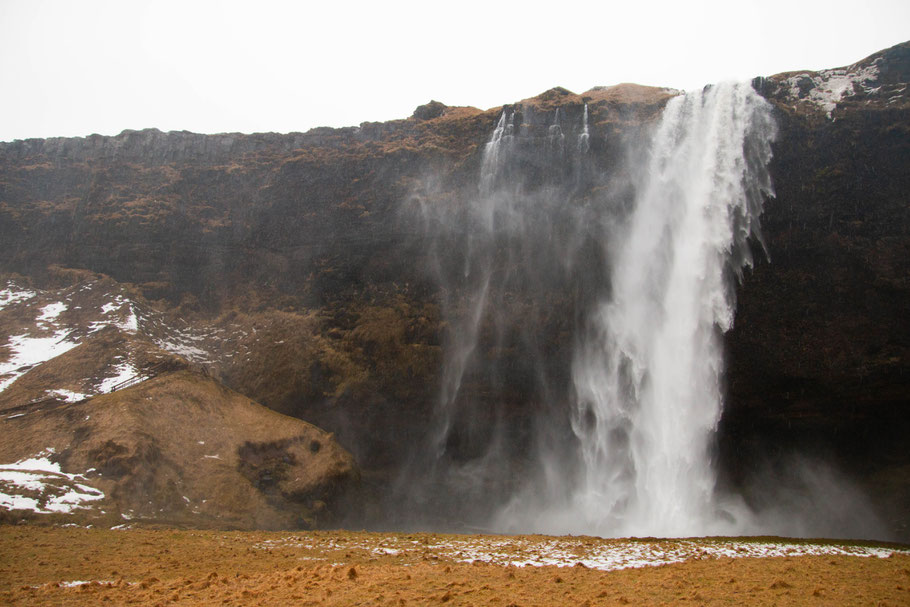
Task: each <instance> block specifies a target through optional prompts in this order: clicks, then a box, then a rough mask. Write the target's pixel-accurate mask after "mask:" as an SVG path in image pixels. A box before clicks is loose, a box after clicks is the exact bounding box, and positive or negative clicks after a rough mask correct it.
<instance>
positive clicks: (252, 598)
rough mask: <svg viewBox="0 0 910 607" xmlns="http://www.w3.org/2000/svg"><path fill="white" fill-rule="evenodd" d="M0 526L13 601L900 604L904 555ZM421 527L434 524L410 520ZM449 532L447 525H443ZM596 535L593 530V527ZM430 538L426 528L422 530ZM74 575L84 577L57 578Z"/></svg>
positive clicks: (906, 578) (0, 590) (1, 579)
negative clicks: (525, 549) (493, 552)
mask: <svg viewBox="0 0 910 607" xmlns="http://www.w3.org/2000/svg"><path fill="white" fill-rule="evenodd" d="M295 535H296V539H297V540H299V541H300V542H301V543H303V544H306V545H313V544H319V545H322V546H333V548H330V549H325V548H324V549H322V550H308V549H304V548H299V547H294V546H293V545H290V544H283V543H277V544H275V545H274V546H273V547H268V545H264V544H263V542H266V541H268V540H277V539H280V538H287V537H288V534H274V533H263V532H252V533H239V532H213V531H174V530H167V529H161V530H151V529H144V530H139V529H137V530H129V531H103V530H92V529H73V528H70V529H62V528H48V527H45V528H38V527H30V526H19V527H14V526H2V527H0V602H2V603H4V604H9V605H36V604H40V605H63V604H66V605H96V604H99V603H110V604H117V605H120V604H139V605H164V604H171V603H176V604H183V605H284V604H295V605H355V604H369V605H440V604H446V605H496V606H500V607H507V606H508V605H521V606H525V607H527V606H535V605H541V606H543V605H632V604H637V605H660V604H664V605H668V604H672V605H689V604H692V605H741V604H748V605H787V604H790V605H792V604H799V605H907V604H908V601H910V556H907V555H904V554H895V555H893V556H891V557H890V558H884V559H879V558H858V557H850V556H836V557H832V556H824V557H823V556H812V557H809V556H807V557H787V558H765V559H753V558H743V559H702V560H690V561H688V562H684V563H677V564H673V565H665V566H660V567H645V568H642V569H626V570H622V571H614V572H603V571H597V570H592V569H587V568H584V567H580V566H577V567H566V568H559V569H558V568H554V567H503V566H497V565H490V564H483V563H479V562H475V563H471V564H469V563H456V562H452V561H450V560H448V559H447V558H446V557H445V556H444V555H442V556H441V555H440V554H437V553H434V551H433V549H432V545H431V546H430V547H429V548H427V547H422V548H420V549H419V550H416V549H415V551H413V553H411V554H398V555H379V556H377V555H376V553H375V552H373V551H369V550H364V549H361V548H352V549H346V548H345V547H344V546H345V544H348V543H350V544H352V545H357V546H365V545H366V546H370V545H375V546H379V545H380V544H381V542H382V540H383V538H385V537H387V536H388V535H387V534H383V535H380V534H366V533H349V532H312V533H307V534H295ZM407 537H409V538H414V539H415V541H417V542H418V543H419V544H422V541H421V540H424V539H427V538H428V537H432V539H433V540H434V541H435V540H438V539H440V537H442V536H426V535H423V534H415V535H411V536H407ZM443 539H444V538H443ZM597 541H600V540H597ZM431 544H432V542H431ZM76 580H82V581H89V582H92V583H91V584H87V585H83V586H76V587H64V586H62V585H61V584H62V583H64V582H72V581H76Z"/></svg>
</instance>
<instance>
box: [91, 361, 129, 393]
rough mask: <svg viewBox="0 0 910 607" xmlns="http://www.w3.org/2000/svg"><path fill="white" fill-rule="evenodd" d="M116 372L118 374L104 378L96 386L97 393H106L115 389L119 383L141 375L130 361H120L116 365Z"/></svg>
mask: <svg viewBox="0 0 910 607" xmlns="http://www.w3.org/2000/svg"><path fill="white" fill-rule="evenodd" d="M114 373H116V375H114V376H112V377H106V378H104V379H103V380H101V382H100V383H98V384H97V385H96V386H95V391H96V392H97V393H99V394H106V393H108V392H110V391H111V390H113V389H114V387H116V386H117V385H119V384H122V383H123V382H125V381H129V380H131V379H133V378H135V377H138V376H139V372H138V371H137V370H136V368H135V367H134V366H133V365H131V364H130V363H128V362H124V363H120V364H119V365H117V366H116V367H114Z"/></svg>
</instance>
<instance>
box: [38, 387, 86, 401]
mask: <svg viewBox="0 0 910 607" xmlns="http://www.w3.org/2000/svg"><path fill="white" fill-rule="evenodd" d="M47 393H48V394H51V395H53V396H57V397H58V398H62V399H63V400H65V401H66V402H68V403H77V402H79V401H80V400H85V399H86V398H88V397H89V396H91V395H90V394H82V393H80V392H73V391H72V390H64V389H57V390H48V391H47Z"/></svg>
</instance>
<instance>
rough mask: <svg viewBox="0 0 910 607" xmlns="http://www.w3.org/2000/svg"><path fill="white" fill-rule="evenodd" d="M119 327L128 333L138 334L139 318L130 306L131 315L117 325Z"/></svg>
mask: <svg viewBox="0 0 910 607" xmlns="http://www.w3.org/2000/svg"><path fill="white" fill-rule="evenodd" d="M115 324H116V325H117V326H118V327H120V328H121V329H123V330H124V331H126V332H127V333H136V332H138V331H139V318H138V317H137V316H136V310H135V309H134V308H133V306H132V305H130V315H129V316H127V318H126V320H125V321H123V322H118V323H115Z"/></svg>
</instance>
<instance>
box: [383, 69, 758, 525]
mask: <svg viewBox="0 0 910 607" xmlns="http://www.w3.org/2000/svg"><path fill="white" fill-rule="evenodd" d="M567 116H571V118H568V117H567ZM570 121H574V122H575V125H576V127H575V128H574V129H573V130H571V131H570V132H573V133H577V138H576V142H575V145H571V146H566V143H565V139H566V138H565V135H564V131H563V125H564V124H567V123H569V122H570ZM579 125H580V126H579ZM589 129H590V127H589V115H588V107H587V105H584V106H583V107H580V106H575V107H574V108H571V111H567V112H561V111H560V110H556V111H555V112H553V113H552V114H549V116H548V115H546V114H544V113H540V112H537V111H535V110H534V108H533V107H524V106H522V107H515V108H507V109H504V110H503V111H502V113H501V114H500V115H499V117H498V120H497V122H496V123H495V126H494V128H493V131H492V134H491V135H490V137H489V139H488V141H487V143H486V145H485V146H484V148H483V154H482V157H481V159H480V167H479V180H478V182H477V186H476V189H475V190H474V191H473V192H468V193H467V194H466V195H465V196H464V197H463V198H461V199H458V198H455V199H454V202H450V203H449V204H446V205H437V206H434V207H432V209H433V210H432V211H428V210H426V209H425V210H424V212H425V213H429V214H430V215H432V221H430V222H428V223H427V225H432V226H433V228H432V229H431V230H430V232H429V233H428V236H430V238H429V241H430V242H432V243H433V247H434V248H433V251H434V253H432V255H431V259H432V260H433V263H432V265H433V268H434V272H435V277H436V280H437V281H438V284H439V288H440V309H441V311H442V314H443V317H444V319H445V321H446V326H447V330H446V333H445V335H444V343H443V369H442V373H441V385H440V390H439V396H438V400H437V403H436V406H435V407H434V409H433V413H432V415H433V418H432V421H431V424H432V425H433V428H434V429H433V431H432V432H431V433H430V437H429V441H428V444H427V445H424V446H423V447H417V448H416V450H415V455H414V457H413V462H414V464H413V465H412V466H411V467H410V468H409V469H408V470H407V471H406V472H405V473H404V474H403V475H402V479H401V480H400V482H399V484H398V486H399V488H400V491H401V492H402V493H404V494H405V497H404V498H403V499H405V500H411V501H412V502H414V501H417V502H420V503H418V504H417V505H414V506H412V507H411V506H409V507H408V508H406V510H410V511H417V512H422V513H423V514H422V516H424V517H426V518H430V519H432V518H434V517H435V518H436V519H437V520H439V519H442V520H448V519H451V518H454V517H457V520H460V521H463V522H465V523H467V524H476V525H478V526H483V527H485V528H493V529H497V530H510V531H543V532H549V533H569V532H571V533H587V534H599V535H607V536H624V535H660V536H684V535H704V534H708V533H721V532H724V531H727V532H737V531H738V530H741V529H744V528H746V527H745V526H744V524H743V520H742V517H743V516H744V515H743V514H742V512H741V511H734V510H733V509H731V508H730V507H728V504H727V503H726V502H724V501H723V500H721V499H719V498H718V496H717V492H716V491H715V476H716V473H715V470H714V467H713V465H712V462H711V444H712V440H713V437H714V432H715V429H716V426H717V423H718V420H719V417H720V414H721V410H722V386H721V378H722V371H723V352H722V347H721V339H722V335H723V332H724V331H727V330H728V329H729V328H730V327H731V326H732V323H733V315H734V305H735V302H734V293H735V284H736V279H737V277H738V276H739V275H741V272H742V269H743V268H744V267H746V266H748V265H749V264H751V262H752V259H751V255H750V246H749V243H748V242H747V241H748V240H749V239H750V238H754V239H756V240H757V241H758V242H759V243H760V242H761V239H760V232H759V216H760V214H761V210H762V203H763V200H764V197H765V196H768V195H771V194H772V189H771V183H770V178H769V174H768V171H767V164H768V161H769V160H770V156H771V149H770V144H771V141H772V140H773V138H774V136H775V125H774V122H773V120H772V117H771V112H770V105H769V104H768V103H767V102H765V101H764V100H763V99H762V98H761V97H760V96H758V95H757V94H756V93H755V92H754V91H753V90H752V89H751V88H750V87H749V86H747V85H739V84H721V85H716V86H712V87H709V88H706V89H705V90H703V91H699V92H693V93H688V94H685V95H681V96H678V97H675V98H673V99H671V100H670V101H669V102H668V104H667V106H666V108H665V110H664V112H663V115H662V118H661V119H660V121H659V123H658V124H657V125H656V126H655V129H654V131H653V133H652V134H651V136H650V141H648V142H646V143H647V148H648V156H647V161H646V162H644V163H641V164H640V165H635V164H634V163H632V162H631V161H630V162H626V163H623V162H622V161H620V160H615V159H617V158H621V157H622V148H621V147H620V145H628V143H623V144H618V143H617V142H611V141H603V142H600V143H599V144H598V145H600V146H603V148H604V150H605V151H606V152H609V153H610V155H609V158H612V159H614V160H613V162H614V164H612V165H606V168H607V169H610V170H604V169H603V168H599V167H602V166H604V165H598V164H596V163H597V162H601V161H600V160H599V159H597V158H594V157H592V155H590V154H589V153H588V152H589V149H590V147H589V146H590V138H591V136H592V135H591V133H590V130H589ZM642 143H643V144H644V143H645V142H642ZM609 146H613V147H612V148H610V147H609ZM626 151H627V153H628V155H629V157H633V156H634V155H633V154H632V152H631V151H630V150H626ZM635 175H638V176H637V177H635ZM427 208H429V207H427ZM453 252H457V254H453ZM561 314H563V315H566V316H567V317H568V318H565V317H564V318H560V317H559V315H561ZM528 321H532V322H528ZM519 406H520V407H521V408H522V415H521V416H514V412H515V411H516V409H517V407H519ZM510 415H511V416H513V417H511V418H510V417H509V416H510ZM513 420H514V421H518V422H520V423H524V424H525V425H524V426H522V427H515V426H514V425H513V424H514V421H513ZM528 420H530V421H528ZM415 496H417V497H416V498H415ZM421 500H422V502H421Z"/></svg>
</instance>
